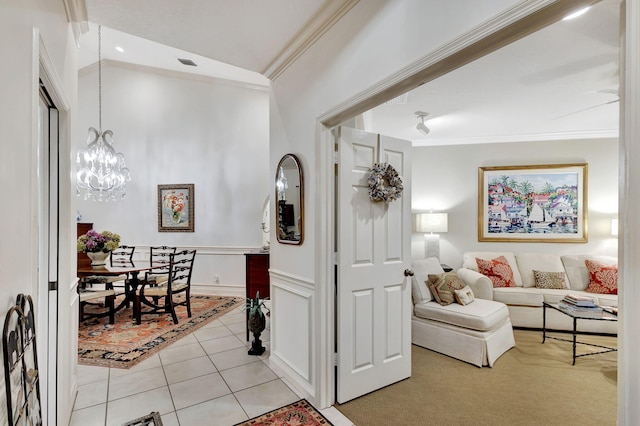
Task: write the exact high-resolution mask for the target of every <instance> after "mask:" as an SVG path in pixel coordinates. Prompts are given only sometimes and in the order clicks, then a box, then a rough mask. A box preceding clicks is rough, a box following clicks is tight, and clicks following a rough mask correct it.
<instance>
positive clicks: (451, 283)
mask: <svg viewBox="0 0 640 426" xmlns="http://www.w3.org/2000/svg"><path fill="white" fill-rule="evenodd" d="M428 277H429V281H428V285H429V288H430V289H432V291H433V292H434V298H435V299H436V301H437V302H438V303H440V304H441V305H443V306H444V305H449V304H451V303H453V302H455V296H454V295H453V292H454V291H455V290H461V289H463V288H464V286H465V285H464V282H463V281H462V279H461V278H460V277H459V276H458V274H456V273H455V272H453V271H451V272H445V273H443V274H429V276H428Z"/></svg>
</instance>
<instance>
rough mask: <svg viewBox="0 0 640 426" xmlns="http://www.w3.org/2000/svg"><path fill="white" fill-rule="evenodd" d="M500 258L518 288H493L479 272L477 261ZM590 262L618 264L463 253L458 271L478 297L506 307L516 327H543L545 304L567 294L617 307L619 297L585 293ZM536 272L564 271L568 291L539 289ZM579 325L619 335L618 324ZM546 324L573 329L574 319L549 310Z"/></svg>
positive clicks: (602, 258) (604, 258)
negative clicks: (509, 270) (504, 260)
mask: <svg viewBox="0 0 640 426" xmlns="http://www.w3.org/2000/svg"><path fill="white" fill-rule="evenodd" d="M499 256H504V257H505V258H506V259H507V261H508V262H509V265H510V266H511V269H512V271H513V276H514V281H515V283H516V287H498V288H494V287H493V285H492V282H491V280H490V279H489V278H488V277H486V276H484V275H482V274H480V273H479V272H477V271H478V267H477V263H476V258H481V259H486V260H490V259H495V258H497V257H499ZM587 259H590V260H595V261H598V262H601V263H604V264H607V265H612V264H617V263H618V260H617V258H615V257H610V256H592V255H559V254H551V253H512V252H486V251H477V252H466V253H464V256H463V264H462V268H461V269H459V270H458V271H457V272H458V275H460V277H461V278H462V279H463V280H464V281H465V283H467V285H469V287H471V289H472V290H473V293H474V295H475V297H478V298H482V299H488V300H494V301H498V302H502V303H504V304H505V305H507V307H508V309H509V317H510V319H511V323H512V324H513V326H514V327H525V328H542V302H543V301H545V302H551V303H554V302H559V301H560V300H561V299H562V298H563V297H564V296H565V295H566V294H568V293H573V294H578V295H581V296H588V297H590V298H592V299H593V300H594V301H595V302H596V303H597V304H599V305H601V306H618V295H615V294H595V293H590V292H587V291H585V290H586V288H587V285H588V284H589V273H588V271H587V267H586V265H585V260H587ZM533 270H538V271H546V272H564V273H565V279H566V285H567V287H568V288H567V289H541V288H536V286H535V280H534V274H533ZM577 324H578V330H579V331H584V332H592V333H607V334H617V322H609V321H590V320H578V323H577ZM546 325H547V328H550V329H555V330H572V329H573V322H572V320H571V318H569V317H568V316H566V315H564V314H562V313H560V312H557V311H555V310H552V309H547V324H546Z"/></svg>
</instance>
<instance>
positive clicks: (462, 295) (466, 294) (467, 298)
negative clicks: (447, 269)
mask: <svg viewBox="0 0 640 426" xmlns="http://www.w3.org/2000/svg"><path fill="white" fill-rule="evenodd" d="M453 294H454V296H455V297H456V301H457V302H458V303H459V304H461V305H468V304H469V303H471V302H473V301H474V300H475V297H474V296H473V291H471V288H469V286H464V288H463V289H462V290H455V291H454V292H453Z"/></svg>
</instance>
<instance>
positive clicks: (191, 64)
mask: <svg viewBox="0 0 640 426" xmlns="http://www.w3.org/2000/svg"><path fill="white" fill-rule="evenodd" d="M178 61H180V63H181V64H183V65H189V66H190V67H197V66H198V65H197V64H196V63H195V62H193V61H192V60H191V59H182V58H178Z"/></svg>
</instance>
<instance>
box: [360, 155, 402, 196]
mask: <svg viewBox="0 0 640 426" xmlns="http://www.w3.org/2000/svg"><path fill="white" fill-rule="evenodd" d="M367 184H368V185H369V198H370V199H371V200H372V201H384V202H385V203H390V202H392V201H394V200H397V199H398V198H400V197H401V196H402V190H403V189H404V188H403V186H402V178H401V177H400V176H399V175H398V172H397V171H396V169H394V168H393V166H392V165H391V164H387V163H375V164H374V165H373V167H372V170H371V172H370V173H369V177H368V178H367Z"/></svg>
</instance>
